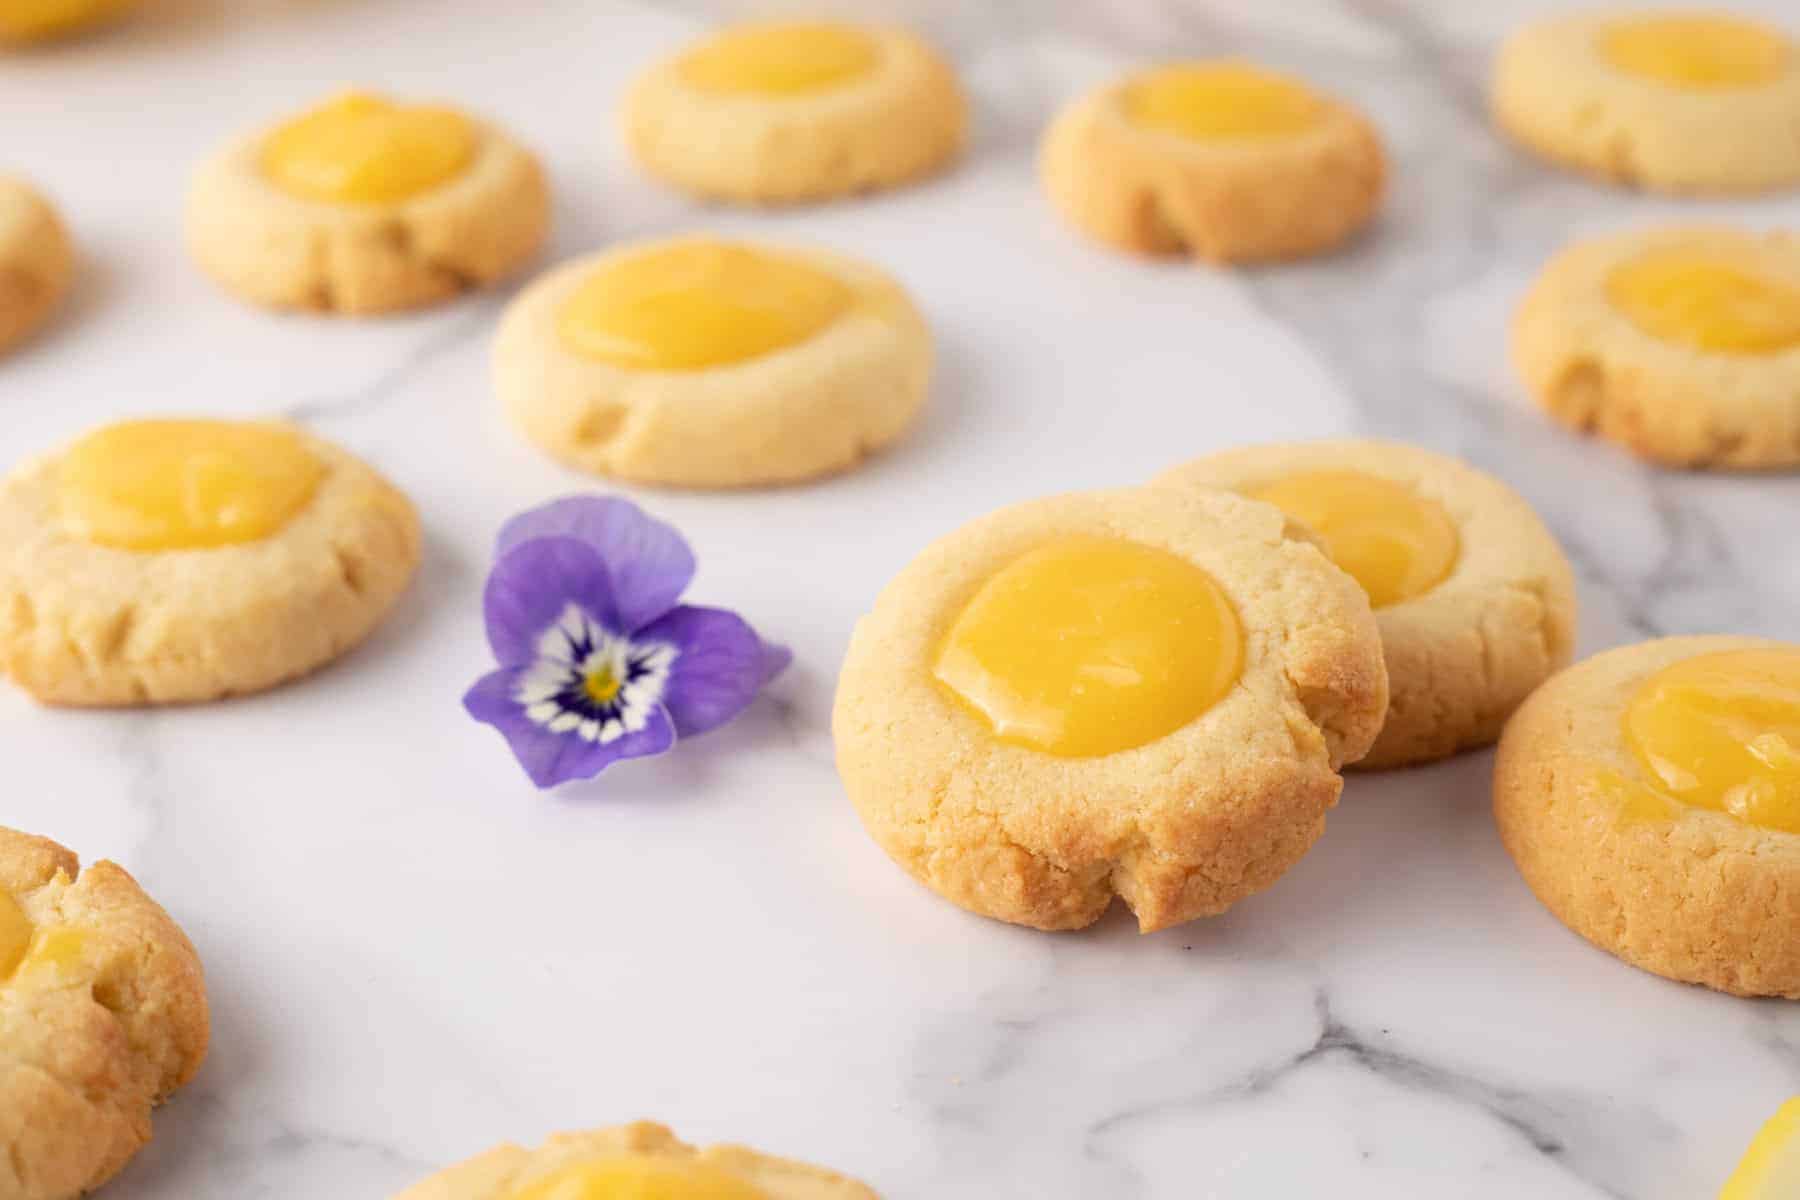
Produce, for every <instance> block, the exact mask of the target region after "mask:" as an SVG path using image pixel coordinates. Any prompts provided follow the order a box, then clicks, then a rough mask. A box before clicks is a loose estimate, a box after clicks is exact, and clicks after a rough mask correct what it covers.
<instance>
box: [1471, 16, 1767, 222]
mask: <svg viewBox="0 0 1800 1200" xmlns="http://www.w3.org/2000/svg"><path fill="white" fill-rule="evenodd" d="M1492 103H1493V110H1494V116H1495V118H1496V120H1498V121H1499V123H1500V126H1501V127H1502V128H1503V129H1505V130H1506V131H1507V132H1508V133H1509V134H1511V135H1512V136H1513V137H1514V138H1516V139H1517V140H1518V141H1520V142H1521V143H1523V144H1524V145H1525V146H1527V147H1529V148H1530V149H1532V150H1535V151H1536V152H1537V153H1539V154H1542V155H1544V156H1545V157H1547V158H1550V159H1554V160H1556V161H1558V162H1562V163H1566V164H1568V165H1570V166H1573V167H1576V168H1579V169H1580V170H1583V171H1586V172H1588V173H1590V174H1593V175H1598V176H1602V177H1604V178H1607V179H1611V180H1613V181H1616V182H1619V183H1626V184H1635V185H1637V186H1641V187H1645V188H1652V189H1658V190H1663V191H1674V192H1753V191H1760V190H1766V189H1769V188H1774V187H1781V186H1785V185H1789V184H1792V183H1795V182H1797V181H1800V49H1797V47H1796V43H1795V41H1794V39H1793V38H1792V37H1790V36H1789V35H1788V34H1787V33H1785V32H1783V31H1782V30H1780V29H1776V28H1774V27H1772V26H1769V25H1764V24H1762V23H1760V22H1757V21H1752V20H1747V19H1744V18H1741V17H1735V16H1732V15H1730V14H1728V13H1723V12H1610V13H1581V14H1576V15H1573V16H1560V17H1550V18H1547V19H1545V20H1542V21H1538V22H1535V23H1533V24H1530V25H1527V26H1525V27H1524V28H1522V29H1520V30H1519V31H1518V32H1516V33H1515V34H1513V36H1512V37H1510V38H1509V39H1507V42H1506V45H1505V46H1504V47H1503V48H1502V49H1501V51H1500V58H1499V61H1498V64H1497V65H1496V67H1495V71H1494V82H1493V94H1492Z"/></svg>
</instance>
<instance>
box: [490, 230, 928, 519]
mask: <svg viewBox="0 0 1800 1200" xmlns="http://www.w3.org/2000/svg"><path fill="white" fill-rule="evenodd" d="M931 357H932V354H931V336H930V333H929V332H928V331H927V329H926V327H925V322H924V320H923V319H922V318H921V317H920V315H919V312H918V310H917V309H916V308H914V307H913V304H912V301H911V300H909V299H908V298H907V296H906V293H905V292H904V291H902V290H901V288H900V286H899V285H898V284H896V283H895V282H894V281H893V280H892V279H890V278H888V277H887V276H886V275H884V274H882V273H881V272H880V271H878V270H876V269H875V268H873V267H871V266H868V265H867V264H865V263H861V262H857V261H855V260H853V259H849V258H845V257H842V256H839V255H835V254H828V253H826V252H824V251H819V250H801V249H798V248H777V247H771V246H761V245H752V244H750V243H745V242H730V241H722V240H719V239H716V238H710V237H687V238H677V239H673V240H670V241H661V242H650V243H640V244H637V245H632V246H626V247H623V248H621V249H616V250H611V251H607V252H606V253H603V254H599V255H595V256H593V257H591V258H584V259H579V260H577V261H575V262H572V263H569V264H566V265H564V266H561V267H558V268H556V269H555V270H553V271H551V272H549V273H548V274H546V275H545V276H544V277H543V278H541V279H539V280H537V281H536V282H534V283H532V284H531V286H529V287H528V288H526V289H525V290H524V291H523V292H522V293H521V294H520V295H519V297H518V299H516V300H515V301H514V302H513V304H512V306H511V307H510V308H509V309H508V310H507V312H506V316H505V318H504V319H503V320H502V321H501V323H500V332H499V335H498V336H497V337H496V338H495V341H494V387H495V390H496V391H497V392H498V393H499V396H500V399H501V401H502V403H503V404H504V406H505V408H506V410H507V412H509V413H510V414H511V416H512V419H513V421H514V422H515V423H516V424H517V425H518V426H519V428H520V429H521V430H523V431H524V433H525V435H526V436H527V437H528V438H530V439H531V440H532V441H533V442H535V443H536V444H537V445H538V446H539V447H541V448H542V449H544V450H545V451H547V452H548V453H549V454H551V455H552V456H553V457H555V458H557V459H559V460H560V461H562V462H564V463H567V464H568V465H570V466H572V467H577V468H579V469H581V470H583V471H590V472H593V473H594V474H597V475H607V476H611V477H613V478H615V479H628V480H633V481H636V482H640V483H659V484H672V485H676V486H681V487H739V486H747V485H753V484H775V483H790V482H794V481H796V480H802V479H810V478H813V477H814V476H819V475H827V474H831V473H833V472H836V471H842V470H845V469H847V468H848V467H850V466H853V465H854V464H855V463H857V462H858V461H859V460H861V459H862V458H863V457H865V456H866V455H867V454H869V453H870V452H871V451H874V450H876V449H879V448H880V447H882V446H885V445H887V444H888V443H890V442H892V441H894V440H895V439H897V438H898V437H900V435H901V434H903V433H905V432H906V430H907V429H908V428H910V427H911V425H912V424H913V422H914V420H915V419H916V418H917V416H918V414H919V410H920V408H921V407H922V406H923V404H924V402H925V393H926V388H927V385H928V383H929V380H930V376H931Z"/></svg>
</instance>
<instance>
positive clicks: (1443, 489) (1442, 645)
mask: <svg viewBox="0 0 1800 1200" xmlns="http://www.w3.org/2000/svg"><path fill="white" fill-rule="evenodd" d="M1156 482H1157V483H1158V484H1159V485H1162V486H1174V487H1209V488H1228V489H1230V490H1231V491H1234V492H1239V493H1242V494H1244V495H1247V496H1250V497H1252V498H1254V499H1258V500H1263V501H1267V502H1268V503H1270V504H1274V505H1276V506H1277V507H1279V508H1280V509H1282V510H1283V511H1284V512H1286V513H1287V514H1288V515H1289V516H1291V517H1293V518H1294V519H1295V520H1297V521H1299V522H1300V523H1301V524H1303V525H1305V526H1306V527H1307V528H1308V529H1310V530H1311V531H1312V532H1313V533H1314V534H1315V535H1317V537H1318V538H1319V542H1320V545H1321V546H1322V547H1323V548H1324V549H1325V551H1326V553H1328V554H1329V555H1330V556H1331V558H1332V560H1333V561H1335V562H1336V563H1337V564H1338V566H1340V567H1342V568H1343V569H1344V570H1346V571H1348V572H1349V573H1350V574H1351V575H1352V576H1353V577H1355V579H1356V581H1357V582H1358V583H1360V584H1362V586H1363V590H1364V591H1366V592H1367V593H1368V595H1369V602H1370V604H1372V605H1373V606H1374V609H1375V622H1376V624H1377V625H1379V626H1380V628H1381V645H1382V653H1383V654H1384V656H1385V657H1386V659H1387V673H1388V689H1389V700H1388V712H1387V723H1386V724H1385V725H1383V726H1382V730H1381V736H1380V737H1378V738H1377V739H1375V745H1374V747H1373V748H1371V749H1370V751H1369V753H1368V754H1367V755H1365V756H1364V757H1363V758H1362V759H1361V760H1360V761H1358V762H1357V763H1356V766H1358V767H1397V766H1405V765H1407V764H1410V763H1421V762H1429V761H1431V760H1433V759H1438V758H1443V757H1445V756H1446V755H1450V754H1455V753H1456V752H1458V751H1460V750H1466V749H1470V748H1472V747H1475V746H1485V745H1487V744H1488V743H1490V742H1492V741H1493V740H1494V739H1495V738H1497V737H1499V736H1500V728H1501V726H1502V725H1504V724H1505V722H1506V718H1507V717H1509V716H1511V715H1512V711H1513V710H1514V709H1515V708H1517V707H1518V706H1519V704H1520V702H1521V701H1523V700H1524V699H1525V697H1526V696H1528V695H1530V693H1531V690H1532V689H1533V688H1535V687H1537V685H1538V684H1540V683H1542V682H1543V681H1544V680H1545V679H1547V678H1549V676H1550V675H1551V674H1552V673H1554V672H1555V671H1558V670H1560V669H1561V668H1563V667H1564V666H1567V665H1568V662H1569V658H1570V655H1571V654H1572V652H1573V649H1574V642H1575V580H1574V574H1573V572H1572V571H1571V570H1570V568H1569V563H1568V560H1567V559H1566V558H1564V557H1563V553H1562V549H1561V547H1559V546H1558V545H1557V544H1556V539H1555V538H1553V537H1552V536H1551V535H1550V532H1549V530H1547V529H1545V528H1544V524H1543V522H1542V521H1540V520H1539V519H1538V516H1537V514H1536V513H1535V512H1533V511H1532V510H1531V506H1530V505H1528V504H1526V503H1525V501H1524V500H1523V499H1522V498H1520V496H1519V495H1518V494H1517V493H1516V492H1514V491H1513V490H1512V489H1511V488H1509V487H1507V486H1506V485H1505V484H1503V483H1501V482H1500V481H1499V480H1498V479H1495V478H1493V477H1492V476H1491V475H1486V474H1483V473H1482V472H1480V471H1477V470H1476V469H1475V468H1473V467H1471V466H1469V465H1468V464H1467V463H1463V462H1459V461H1458V460H1456V459H1454V458H1447V457H1445V456H1444V455H1441V454H1433V453H1432V452H1430V451H1429V450H1421V449H1419V448H1417V447H1415V446H1405V445H1401V444H1399V443H1396V442H1379V441H1356V440H1348V439H1340V440H1331V441H1317V442H1299V443H1290V444H1287V445H1272V446H1249V447H1245V448H1243V449H1238V450H1227V451H1225V452H1223V453H1221V454H1213V455H1209V456H1207V457H1206V458H1202V459H1199V460H1198V461H1196V462H1191V463H1188V464H1187V465H1185V466H1181V467H1177V468H1175V469H1174V470H1172V471H1169V472H1168V473H1166V474H1165V475H1163V476H1162V477H1161V478H1159V479H1158V480H1157V481H1156Z"/></svg>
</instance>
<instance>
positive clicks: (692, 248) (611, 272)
mask: <svg viewBox="0 0 1800 1200" xmlns="http://www.w3.org/2000/svg"><path fill="white" fill-rule="evenodd" d="M853 300H854V296H853V294H852V293H851V291H850V289H849V288H848V287H846V286H845V285H844V284H843V283H842V282H840V281H839V280H838V279H836V278H834V277H833V276H831V275H828V274H826V273H825V272H824V271H820V270H817V269H815V268H813V267H810V266H808V265H807V264H805V263H803V262H799V261H797V260H795V259H791V258H786V257H782V256H778V255H774V254H765V253H763V252H761V251H758V250H752V249H750V248H748V247H746V246H738V245H733V244H731V243H729V242H718V241H712V240H710V239H698V240H694V241H684V242H676V243H673V244H670V245H665V246H658V247H655V248H652V249H649V250H645V251H643V252H641V253H638V254H634V255H631V256H630V257H628V258H624V259H621V260H619V261H617V262H614V263H612V264H611V265H609V266H605V267H602V268H600V269H599V270H598V271H596V272H594V274H592V275H590V276H589V277H588V279H587V281H586V282H584V283H583V284H582V285H581V286H580V287H579V288H578V289H577V290H576V291H575V294H574V295H573V296H571V297H570V298H569V300H568V302H567V303H565V304H564V305H563V309H562V313H561V315H560V316H559V317H558V319H557V329H558V331H559V332H560V334H561V336H562V340H563V342H564V344H566V345H567V346H568V347H569V348H570V349H571V350H573V351H575V352H576V353H577V354H580V355H583V356H585V357H587V358H593V359H598V360H599V361H601V362H606V363H612V364H614V365H616V366H621V367H632V368H636V369H639V370H652V371H694V370H700V369H702V368H705V367H717V366H723V365H725V364H728V363H736V362H742V361H744V360H745V359H751V358H756V357H758V356H760V355H764V354H768V353H771V352H772V351H776V350H780V349H782V348H784V347H787V346H792V345H796V344H798V343H800V342H804V341H806V340H807V339H809V338H811V337H813V336H814V335H816V334H818V333H819V332H820V331H822V330H823V329H824V328H825V327H826V326H827V325H830V324H831V323H832V322H833V321H836V320H837V319H838V318H839V317H841V316H843V315H844V313H845V312H847V311H848V310H849V308H850V306H851V304H852V302H853Z"/></svg>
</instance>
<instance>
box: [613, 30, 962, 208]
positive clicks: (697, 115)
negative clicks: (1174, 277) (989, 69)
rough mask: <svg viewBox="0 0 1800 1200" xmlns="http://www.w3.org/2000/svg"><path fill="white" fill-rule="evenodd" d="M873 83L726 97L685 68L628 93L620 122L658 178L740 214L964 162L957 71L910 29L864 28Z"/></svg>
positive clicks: (659, 68)
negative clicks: (734, 206)
mask: <svg viewBox="0 0 1800 1200" xmlns="http://www.w3.org/2000/svg"><path fill="white" fill-rule="evenodd" d="M864 32H866V33H867V34H868V35H869V36H870V37H871V38H872V39H874V42H875V44H876V51H877V62H876V65H875V67H874V68H873V69H872V70H871V71H870V72H869V74H868V75H867V76H866V77H865V78H859V79H856V80H853V81H850V82H848V83H845V84H844V85H842V86H839V87H834V88H830V89H827V90H823V91H818V92H808V93H804V94H800V95H792V96H755V95H721V94H713V93H708V92H705V91H701V90H698V89H696V88H694V87H692V86H691V85H689V84H688V83H686V82H684V81H683V79H682V77H681V72H680V70H679V63H680V59H679V57H677V58H672V59H669V60H667V61H665V62H662V63H659V64H658V65H656V66H655V67H652V68H651V69H650V70H649V71H647V72H646V73H645V74H644V75H643V76H641V77H640V78H639V79H638V80H637V82H636V83H635V84H634V85H633V86H632V89H631V92H630V94H629V95H628V96H627V98H626V101H625V107H624V112H623V117H622V124H623V128H624V134H625V143H626V145H627V146H628V147H629V148H630V150H631V153H632V156H633V157H634V158H635V159H636V160H637V161H638V163H639V164H640V165H641V166H642V167H643V168H644V170H646V171H648V172H649V173H650V174H652V175H654V176H656V177H657V178H659V179H662V180H664V181H665V182H668V183H671V184H674V185H675V186H676V187H679V188H682V189H683V190H685V191H689V192H692V193H694V194H696V195H700V196H705V197H709V198H713V199H719V200H728V201H733V202H736V203H740V204H788V203H796V202H804V201H811V200H830V199H835V198H838V197H842V196H847V195H852V194H855V193H859V192H867V191H873V190H877V189H882V188H890V187H895V186H897V185H899V184H903V183H908V182H911V181H913V180H917V179H921V178H924V177H926V176H929V175H932V174H934V173H936V172H938V171H940V170H942V169H944V168H945V167H947V166H948V165H949V164H950V163H951V162H953V161H954V160H955V159H956V157H957V156H958V155H959V154H960V153H961V152H962V148H963V144H964V142H965V140H966V138H967V130H968V100H967V99H966V97H965V96H964V94H963V90H962V85H961V84H960V83H958V82H957V78H956V73H955V71H954V70H953V69H952V68H951V66H950V65H949V63H947V62H946V61H945V60H944V59H943V58H942V57H941V56H940V55H939V54H938V53H937V51H935V50H934V49H932V48H931V47H930V46H929V45H927V44H926V43H925V42H924V41H922V40H921V39H920V38H918V37H916V36H915V35H913V34H911V33H907V32H905V31H904V30H898V29H868V30H865V31H864Z"/></svg>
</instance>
